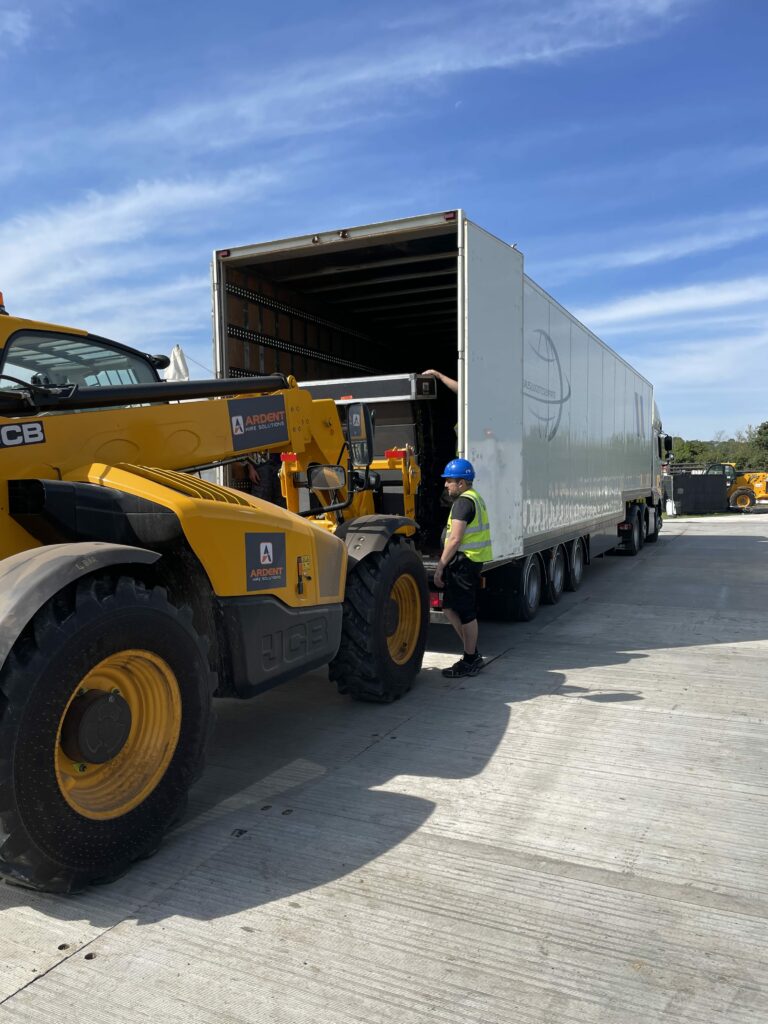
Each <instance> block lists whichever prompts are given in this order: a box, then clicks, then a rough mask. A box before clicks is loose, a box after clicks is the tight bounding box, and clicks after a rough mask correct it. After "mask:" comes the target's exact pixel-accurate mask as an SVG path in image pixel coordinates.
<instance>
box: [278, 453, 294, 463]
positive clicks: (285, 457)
mask: <svg viewBox="0 0 768 1024" xmlns="http://www.w3.org/2000/svg"><path fill="white" fill-rule="evenodd" d="M280 461H281V462H298V461H299V456H298V455H297V454H296V452H280Z"/></svg>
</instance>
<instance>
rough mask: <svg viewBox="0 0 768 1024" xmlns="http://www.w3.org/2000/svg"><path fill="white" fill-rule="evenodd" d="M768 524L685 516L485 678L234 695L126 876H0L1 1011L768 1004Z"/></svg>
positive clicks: (429, 1016)
mask: <svg viewBox="0 0 768 1024" xmlns="http://www.w3.org/2000/svg"><path fill="white" fill-rule="evenodd" d="M766 554H768V517H760V516H723V517H718V518H714V519H695V520H694V519H691V520H682V519H680V520H672V521H668V522H667V523H666V524H665V528H664V532H663V533H662V535H661V538H660V540H659V543H658V544H656V545H655V546H651V545H649V546H647V547H646V548H645V549H644V550H643V551H642V552H641V553H640V555H639V556H638V557H637V558H634V559H630V558H610V557H608V558H603V559H599V560H598V561H597V562H596V564H595V565H593V566H591V567H589V569H588V571H587V577H586V579H585V583H584V586H583V587H582V589H581V590H580V591H579V592H578V593H577V594H575V595H573V594H568V595H565V596H564V598H563V600H562V601H561V603H560V604H559V605H557V606H556V607H554V608H548V609H544V610H543V611H542V614H541V615H540V616H539V617H538V618H537V619H536V621H535V622H533V623H530V624H528V625H526V626H522V625H516V626H489V625H484V626H482V628H481V649H482V650H483V652H484V653H485V654H486V655H489V656H497V657H496V660H494V661H492V662H491V664H490V665H488V667H487V668H486V669H485V670H484V672H483V673H482V674H481V675H480V676H478V677H476V678H474V679H470V680H465V681H462V680H457V681H447V680H445V679H443V677H442V676H441V674H440V668H442V667H444V666H445V665H447V664H450V663H451V662H452V661H453V660H454V658H455V651H456V645H455V643H454V641H453V640H452V638H451V637H452V634H451V633H450V630H447V629H446V627H440V626H434V627H432V632H431V634H430V653H429V655H428V658H427V662H426V667H425V670H424V672H423V674H422V676H421V678H420V680H419V682H418V684H417V686H416V688H415V689H414V691H413V692H412V693H411V694H410V695H409V696H408V697H407V698H406V699H404V700H402V701H400V702H398V703H397V704H394V705H392V706H389V707H375V706H368V705H359V704H352V703H349V702H347V701H346V700H344V699H342V698H340V697H337V696H336V695H335V693H334V692H333V690H332V688H331V686H330V685H329V684H328V683H327V681H326V680H325V678H324V676H323V675H320V674H317V675H313V676H307V677H305V678H304V679H302V680H299V681H298V682H296V683H295V684H293V685H288V686H285V687H283V688H281V689H278V690H275V691H272V693H270V694H267V695H266V696H264V697H263V698H261V699H257V700H255V701H251V702H249V703H246V704H239V703H235V702H225V703H222V704H221V705H219V726H218V732H217V741H216V744H215V748H214V750H213V752H212V756H211V758H210V763H209V767H208V770H207V772H206V774H205V776H204V777H203V779H202V781H201V782H200V783H199V785H198V786H197V788H196V790H195V791H194V793H193V799H192V801H191V806H190V813H189V815H188V816H187V818H186V820H185V822H184V823H183V825H182V826H181V827H180V828H178V829H177V830H176V831H175V833H174V834H173V835H172V836H171V837H170V838H169V839H168V840H167V842H166V843H165V844H164V846H163V848H162V850H161V851H160V853H159V854H158V855H157V856H155V857H154V858H153V859H151V860H149V861H145V862H144V863H141V864H139V865H137V866H136V867H135V868H134V869H133V870H132V871H131V872H130V873H129V874H128V875H127V876H126V877H125V878H124V879H122V880H121V881H118V882H117V883H115V884H113V885H111V886H107V887H103V888H98V889H94V890H92V891H90V892H88V893H86V894H84V895H82V896H78V897H71V898H68V899H62V898H57V897H48V896H42V895H35V894H30V893H27V892H25V891H23V890H19V889H15V888H11V887H10V886H3V885H0V966H1V968H2V970H1V971H0V1020H2V1021H3V1024H6V1022H8V1024H11V1022H13V1024H16V1022H21V1021H24V1022H35V1024H39V1022H43V1021H56V1022H59V1021H77V1022H78V1024H101V1022H102V1021H110V1022H117V1024H121V1022H143V1021H153V1022H154V1021H163V1022H167V1024H176V1022H179V1024H182V1022H183V1024H189V1022H211V1024H227V1022H241V1021H259V1022H270V1024H271V1022H279V1024H282V1022H285V1024H288V1022H291V1024H293V1022H302V1024H303V1022H307V1024H316V1022H318V1021H328V1022H331V1024H343V1022H350V1024H369V1022H371V1024H373V1022H377V1024H378V1022H396V1024H411V1022H413V1024H417V1022H418V1024H432V1022H441V1024H470V1022H471V1024H495V1022H504V1024H528V1022H530V1024H565V1022H568V1024H592V1022H601V1024H629V1022H632V1024H634V1022H638V1024H640V1022H642V1024H654V1022H657V1021H664V1022H673V1021H674V1022H678V1021H679V1022H691V1024H693V1022H696V1024H702V1022H703V1024H720V1022H733V1024H737V1022H738V1024H751V1022H754V1024H758V1022H761V1024H763V1022H765V1021H766V1020H768V973H767V972H766V966H767V963H766V961H768V922H767V921H766V917H767V915H768V843H767V842H766V833H767V823H768V783H767V782H766V778H767V776H768V772H767V771H766V769H767V768H768V764H767V761H768V755H767V754H766V748H767V744H766V730H765V723H766V715H767V714H768V672H767V671H766V665H768V614H767V610H768V572H767V571H766V564H767V562H766Z"/></svg>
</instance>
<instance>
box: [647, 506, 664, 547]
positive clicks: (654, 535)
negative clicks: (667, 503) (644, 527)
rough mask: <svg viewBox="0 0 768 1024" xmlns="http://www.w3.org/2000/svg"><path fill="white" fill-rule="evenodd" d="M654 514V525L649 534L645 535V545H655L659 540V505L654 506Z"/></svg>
mask: <svg viewBox="0 0 768 1024" xmlns="http://www.w3.org/2000/svg"><path fill="white" fill-rule="evenodd" d="M654 512H655V513H656V515H655V517H654V518H655V520H656V525H655V526H654V528H653V530H651V531H650V532H649V533H647V534H646V535H645V543H646V544H655V543H656V541H657V540H658V539H659V534H660V533H661V503H659V504H658V505H656V506H655V508H654Z"/></svg>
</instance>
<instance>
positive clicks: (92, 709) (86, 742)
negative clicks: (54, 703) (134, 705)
mask: <svg viewBox="0 0 768 1024" xmlns="http://www.w3.org/2000/svg"><path fill="white" fill-rule="evenodd" d="M131 721H132V716H131V709H130V706H129V704H128V701H126V700H125V699H124V698H123V697H121V695H120V694H119V693H115V692H113V693H108V692H106V691H105V690H88V691H87V692H86V693H82V694H80V695H79V696H77V697H75V699H74V700H73V701H72V703H71V704H70V707H69V710H68V711H67V715H66V718H65V719H64V721H63V723H62V727H61V746H62V749H63V751H64V753H65V754H66V755H67V757H68V758H70V759H71V760H72V761H77V762H88V763H90V764H105V763H106V762H107V761H111V760H112V759H113V758H115V757H117V755H118V754H119V753H120V751H121V750H122V749H123V747H124V746H125V743H126V740H127V739H128V736H129V734H130V731H131Z"/></svg>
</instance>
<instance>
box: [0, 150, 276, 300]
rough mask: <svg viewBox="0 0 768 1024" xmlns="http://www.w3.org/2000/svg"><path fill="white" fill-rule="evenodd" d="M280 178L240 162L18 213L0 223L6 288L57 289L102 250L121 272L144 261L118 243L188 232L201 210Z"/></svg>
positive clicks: (24, 290) (116, 272)
mask: <svg viewBox="0 0 768 1024" xmlns="http://www.w3.org/2000/svg"><path fill="white" fill-rule="evenodd" d="M275 180H276V175H275V173H274V172H272V171H268V170H263V169H258V168H256V169H253V168H252V169H246V168H241V169H239V170H238V172H237V174H235V173H232V174H229V175H225V176H222V177H220V178H210V179H188V180H185V181H149V182H141V181H140V182H138V183H137V184H135V185H133V186H131V187H130V188H126V189H123V190H121V191H118V192H115V193H111V194H109V193H107V194H104V193H99V192H89V193H88V194H87V195H85V196H84V197H83V198H81V199H78V200H75V201H74V202H70V203H67V204H65V205H63V206H59V207H52V208H49V209H46V210H42V211H37V212H35V213H30V214H20V215H18V216H17V217H14V218H13V219H11V220H10V221H6V223H5V224H3V225H2V226H0V265H2V266H3V268H4V282H5V287H6V289H7V290H8V291H10V290H11V289H15V290H16V291H17V292H18V293H19V294H20V295H21V294H26V293H27V292H29V293H34V294H36V295H40V293H41V291H42V292H46V291H47V292H49V293H50V292H53V291H55V289H56V287H60V286H63V285H66V284H68V283H70V282H71V280H72V278H73V276H74V274H75V272H76V269H77V267H78V266H82V268H84V269H85V268H88V267H89V266H90V265H91V264H92V263H93V262H97V261H98V258H99V255H100V254H102V255H103V254H104V253H105V252H110V253H111V254H112V276H113V277H114V278H116V279H117V278H119V277H120V276H121V274H123V273H124V272H125V270H126V269H127V268H128V267H132V268H133V269H139V267H138V266H137V260H140V256H139V254H138V253H137V251H136V250H135V248H134V249H133V251H132V252H129V253H128V255H127V257H126V256H124V255H123V253H122V251H117V250H120V247H122V246H125V245H129V244H130V245H131V246H135V243H137V242H139V241H141V240H142V239H147V238H149V237H151V236H153V235H154V234H155V233H156V232H158V231H159V230H162V229H165V230H166V231H168V230H169V229H170V228H171V227H173V228H174V229H175V230H176V232H179V231H184V230H185V227H188V226H189V219H190V218H192V217H193V216H194V215H195V213H196V212H199V211H200V210H209V209H212V208H214V207H215V206H217V205H218V206H222V205H226V204H228V203H233V202H236V201H237V200H239V199H243V198H245V197H248V196H254V195H256V194H258V192H259V190H261V189H263V188H264V187H265V186H267V185H269V184H272V183H274V181H275ZM20 239H23V244H21V245H20V244H19V240H20ZM124 260H126V262H123V261H124ZM73 268H75V269H73ZM103 269H104V271H106V269H107V268H106V267H104V268H103ZM145 269H146V268H145Z"/></svg>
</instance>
